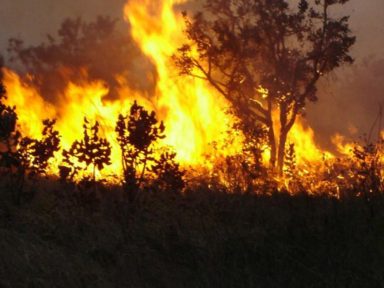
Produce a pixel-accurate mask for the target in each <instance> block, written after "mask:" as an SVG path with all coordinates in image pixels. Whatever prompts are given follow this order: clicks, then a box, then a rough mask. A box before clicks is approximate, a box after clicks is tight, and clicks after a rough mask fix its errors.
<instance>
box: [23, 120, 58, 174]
mask: <svg viewBox="0 0 384 288" xmlns="http://www.w3.org/2000/svg"><path fill="white" fill-rule="evenodd" d="M55 123H56V120H49V119H46V120H44V121H43V125H44V128H43V131H42V136H43V137H42V139H41V140H37V139H32V138H29V137H23V138H22V139H21V140H20V142H19V143H18V147H17V155H18V157H17V158H18V160H19V162H20V166H21V167H22V168H23V170H28V171H27V172H28V174H29V175H32V176H33V175H37V174H46V173H47V169H48V166H49V160H50V159H51V158H53V157H54V154H55V153H56V152H58V151H59V150H60V135H59V132H58V131H57V130H55V127H54V126H55Z"/></svg>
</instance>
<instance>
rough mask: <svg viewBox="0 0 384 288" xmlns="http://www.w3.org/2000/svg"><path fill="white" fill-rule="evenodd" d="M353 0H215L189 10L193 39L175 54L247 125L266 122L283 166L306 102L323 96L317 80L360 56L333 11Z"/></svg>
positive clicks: (275, 158)
mask: <svg viewBox="0 0 384 288" xmlns="http://www.w3.org/2000/svg"><path fill="white" fill-rule="evenodd" d="M346 2H348V0H333V1H329V0H321V1H320V0H319V1H314V2H309V1H306V0H301V1H300V2H299V4H298V7H296V8H294V7H291V5H289V2H288V1H285V0H277V1H262V0H260V1H250V0H241V1H234V0H229V1H227V0H212V1H206V2H205V6H204V7H205V9H204V11H203V12H199V13H197V14H196V15H195V16H194V17H193V18H192V19H191V20H189V18H187V17H185V21H186V26H187V27H186V36H187V38H188V41H187V42H186V44H184V45H183V46H182V47H181V48H180V49H179V51H178V53H177V54H176V55H175V56H174V59H175V62H176V64H177V65H178V67H179V69H180V73H181V74H187V75H192V76H194V77H197V78H201V79H204V80H206V81H208V82H209V83H210V84H211V85H212V86H213V87H214V88H215V89H216V90H217V91H219V92H220V93H221V94H222V95H224V96H225V97H226V98H227V99H228V100H229V101H231V102H232V104H233V108H234V112H235V113H236V115H237V116H238V117H239V118H240V119H242V121H243V122H245V124H246V125H245V126H255V125H256V124H257V123H261V124H263V125H265V126H266V127H267V130H268V142H269V146H270V149H271V158H270V163H271V165H272V166H277V167H278V171H279V173H282V172H283V166H284V155H285V148H286V140H287V136H288V133H289V131H290V129H291V128H292V126H293V124H294V123H295V120H296V118H297V116H298V115H300V114H302V113H303V111H304V108H305V105H306V102H308V101H311V102H313V101H316V100H317V93H316V84H317V82H318V80H319V79H320V78H321V77H322V76H323V75H325V74H327V73H329V72H331V71H332V70H334V69H335V68H336V67H339V66H340V65H342V64H344V63H351V62H352V61H353V59H352V58H351V56H350V55H349V49H350V47H351V46H352V45H353V44H354V42H355V37H353V36H351V32H350V30H349V24H348V17H347V16H342V17H339V18H335V17H332V11H331V10H332V8H336V7H337V6H340V5H343V4H345V3H346ZM196 50H197V52H198V53H197V54H196V53H194V51H196ZM274 113H276V114H277V115H276V116H277V117H273V115H274ZM276 119H277V120H276ZM276 121H277V122H278V123H275V122H276ZM276 124H278V125H279V127H280V129H279V130H280V131H276V128H275V127H276Z"/></svg>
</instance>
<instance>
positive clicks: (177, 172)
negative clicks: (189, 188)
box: [151, 151, 185, 193]
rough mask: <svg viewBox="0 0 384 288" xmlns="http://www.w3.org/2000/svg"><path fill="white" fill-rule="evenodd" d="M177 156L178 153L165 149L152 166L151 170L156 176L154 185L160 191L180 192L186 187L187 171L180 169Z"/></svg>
mask: <svg viewBox="0 0 384 288" xmlns="http://www.w3.org/2000/svg"><path fill="white" fill-rule="evenodd" d="M175 157H176V153H174V152H171V151H165V152H163V153H161V155H160V157H159V159H156V160H155V163H154V165H152V167H151V171H152V173H153V174H154V175H155V177H156V179H155V182H154V185H155V187H156V188H157V189H159V190H160V191H163V192H171V193H180V192H181V191H182V190H183V188H184V187H185V182H184V179H183V177H184V175H185V171H182V170H181V169H180V165H179V164H178V163H177V162H176V160H175Z"/></svg>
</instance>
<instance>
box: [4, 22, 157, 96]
mask: <svg viewBox="0 0 384 288" xmlns="http://www.w3.org/2000/svg"><path fill="white" fill-rule="evenodd" d="M8 52H9V55H10V62H11V63H13V64H19V65H18V66H21V68H23V69H22V70H23V72H27V73H28V74H27V75H29V77H26V80H28V81H32V84H34V86H35V87H37V88H39V89H40V92H41V94H42V95H44V96H45V97H47V98H48V99H55V97H57V94H59V93H60V92H61V91H63V89H64V88H66V86H67V84H68V82H69V81H72V82H75V83H78V82H79V81H81V80H83V79H84V71H86V73H87V76H88V77H90V78H91V79H101V80H103V81H105V82H106V83H108V85H109V86H110V88H111V90H112V92H111V93H114V90H113V88H114V87H117V86H118V85H119V83H118V80H117V78H116V75H124V77H125V78H126V79H129V80H131V81H129V83H130V85H131V88H133V89H139V90H147V89H150V88H152V87H151V84H152V83H148V81H144V80H143V78H142V77H141V75H142V73H138V72H140V71H141V69H147V70H148V71H154V70H153V69H152V66H151V65H150V64H149V61H148V60H146V58H145V57H144V56H143V55H142V54H141V52H140V50H139V49H138V47H137V46H136V45H135V44H134V41H133V40H132V38H131V36H130V35H129V34H127V33H126V31H125V30H124V31H120V30H119V27H118V21H117V20H115V19H111V18H110V17H107V16H98V17H97V18H96V19H95V20H94V21H91V22H86V21H84V20H83V19H81V18H68V19H65V20H64V21H63V22H62V24H61V27H60V28H59V30H58V32H57V35H48V36H47V39H46V41H44V42H42V43H41V44H38V45H35V46H26V45H25V43H24V41H23V40H22V39H19V38H11V39H10V40H9V45H8ZM16 67H17V66H16ZM31 75H32V77H30V76H31ZM154 78H155V77H154ZM145 80H147V79H145Z"/></svg>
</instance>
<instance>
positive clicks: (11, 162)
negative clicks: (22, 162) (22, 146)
mask: <svg viewBox="0 0 384 288" xmlns="http://www.w3.org/2000/svg"><path fill="white" fill-rule="evenodd" d="M6 99H7V91H6V88H5V86H4V84H3V71H2V59H1V58H0V166H1V167H7V168H10V167H11V166H15V165H17V159H16V155H15V147H16V145H17V143H18V141H19V139H20V137H21V135H20V133H19V132H18V131H17V130H16V123H17V114H16V107H11V106H8V105H6V104H5V103H4V100H6Z"/></svg>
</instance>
